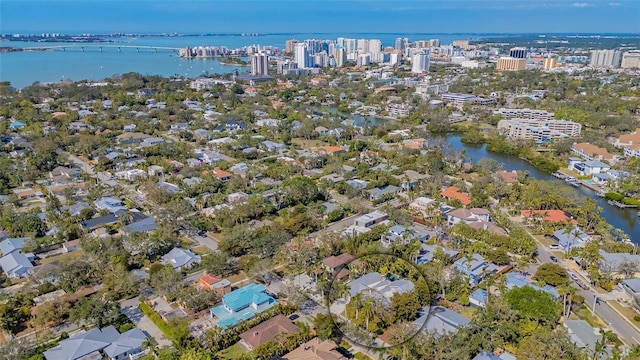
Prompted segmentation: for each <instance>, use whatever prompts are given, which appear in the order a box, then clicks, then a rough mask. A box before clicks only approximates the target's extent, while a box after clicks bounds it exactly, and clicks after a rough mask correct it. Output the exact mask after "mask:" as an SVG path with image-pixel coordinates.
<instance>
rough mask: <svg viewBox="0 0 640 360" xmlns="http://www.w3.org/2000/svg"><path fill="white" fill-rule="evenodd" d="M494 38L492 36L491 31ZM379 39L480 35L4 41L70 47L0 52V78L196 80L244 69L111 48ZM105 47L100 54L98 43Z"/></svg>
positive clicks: (388, 42) (20, 81)
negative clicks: (123, 76) (135, 74)
mask: <svg viewBox="0 0 640 360" xmlns="http://www.w3.org/2000/svg"><path fill="white" fill-rule="evenodd" d="M492 36H495V35H492ZM338 37H345V38H355V39H380V40H381V41H382V43H383V45H384V46H393V45H394V44H395V39H396V38H397V37H408V38H409V40H410V41H414V40H428V39H440V41H441V43H442V44H450V43H451V42H452V41H453V40H456V39H480V38H481V37H482V34H391V33H384V34H375V33H367V34H364V33H362V34H311V33H308V34H304V33H299V34H271V35H263V36H240V35H207V36H175V37H137V38H117V39H110V40H113V41H114V42H109V43H91V44H84V45H85V49H84V52H83V51H82V50H81V49H80V48H79V47H80V46H82V45H83V44H79V43H38V42H17V41H8V42H2V43H0V46H10V47H19V48H28V47H38V46H63V45H69V46H70V47H69V48H67V49H66V51H60V50H56V51H22V52H10V53H0V81H10V82H11V84H12V85H13V86H14V87H16V88H24V87H26V86H29V85H31V84H33V83H34V82H57V81H61V80H72V81H80V80H101V79H104V78H108V77H111V76H113V75H116V74H124V73H127V72H139V73H141V74H144V75H161V76H166V77H168V76H184V77H187V78H195V77H198V76H201V75H202V74H204V73H206V72H208V73H211V74H214V73H231V72H235V71H236V70H238V71H239V72H244V71H247V70H248V68H247V67H237V66H228V65H222V64H220V63H219V61H218V60H217V59H181V58H179V57H177V51H175V50H163V49H159V50H157V51H156V50H152V49H147V48H139V49H134V48H121V49H120V51H118V49H117V48H113V47H110V46H114V45H123V46H149V47H154V46H156V47H169V48H183V47H186V46H190V47H195V46H226V47H228V48H231V49H235V48H240V47H244V46H250V45H261V46H265V45H271V46H277V47H279V48H281V49H283V48H284V47H285V43H286V41H287V40H288V39H292V38H295V39H299V40H304V39H311V38H316V39H323V40H325V39H337V38H338ZM100 44H103V45H105V46H104V47H103V49H102V52H100V49H99V48H98V46H99V45H100Z"/></svg>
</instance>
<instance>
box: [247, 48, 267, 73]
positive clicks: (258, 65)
mask: <svg viewBox="0 0 640 360" xmlns="http://www.w3.org/2000/svg"><path fill="white" fill-rule="evenodd" d="M251 74H252V75H269V55H267V54H264V53H257V54H253V55H251Z"/></svg>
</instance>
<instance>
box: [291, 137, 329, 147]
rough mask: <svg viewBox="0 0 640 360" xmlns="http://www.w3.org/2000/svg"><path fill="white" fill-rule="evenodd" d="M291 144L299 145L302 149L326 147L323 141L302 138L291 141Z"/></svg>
mask: <svg viewBox="0 0 640 360" xmlns="http://www.w3.org/2000/svg"><path fill="white" fill-rule="evenodd" d="M291 142H292V143H294V144H298V145H300V146H301V147H302V148H304V149H310V148H312V147H318V146H324V145H327V144H326V143H325V142H324V141H320V140H306V139H302V138H295V139H292V140H291Z"/></svg>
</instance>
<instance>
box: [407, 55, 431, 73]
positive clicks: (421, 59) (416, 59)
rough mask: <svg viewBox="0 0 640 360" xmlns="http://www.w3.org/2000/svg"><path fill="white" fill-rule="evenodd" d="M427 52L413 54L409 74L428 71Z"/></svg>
mask: <svg viewBox="0 0 640 360" xmlns="http://www.w3.org/2000/svg"><path fill="white" fill-rule="evenodd" d="M429 56H430V54H429V51H428V50H423V51H421V52H419V53H417V54H414V55H413V57H412V58H411V72H412V73H415V74H421V73H423V72H426V71H429Z"/></svg>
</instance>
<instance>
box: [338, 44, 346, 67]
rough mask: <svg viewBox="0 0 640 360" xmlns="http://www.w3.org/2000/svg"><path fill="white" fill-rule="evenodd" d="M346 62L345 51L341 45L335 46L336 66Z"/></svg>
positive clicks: (341, 65)
mask: <svg viewBox="0 0 640 360" xmlns="http://www.w3.org/2000/svg"><path fill="white" fill-rule="evenodd" d="M346 62H347V51H346V50H345V48H344V47H343V46H340V45H338V46H336V67H343V66H344V64H345V63H346Z"/></svg>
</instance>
